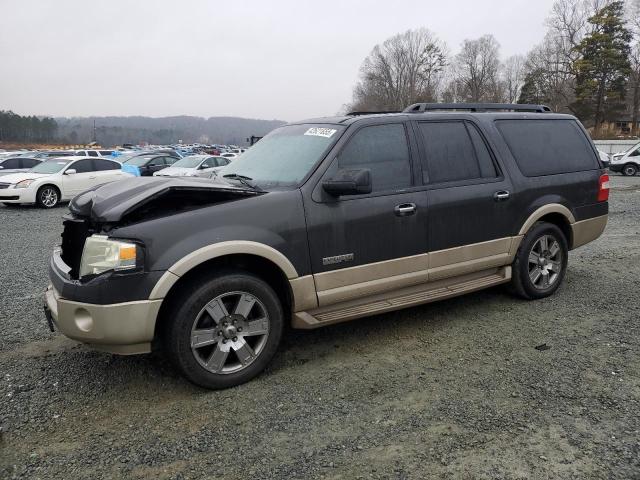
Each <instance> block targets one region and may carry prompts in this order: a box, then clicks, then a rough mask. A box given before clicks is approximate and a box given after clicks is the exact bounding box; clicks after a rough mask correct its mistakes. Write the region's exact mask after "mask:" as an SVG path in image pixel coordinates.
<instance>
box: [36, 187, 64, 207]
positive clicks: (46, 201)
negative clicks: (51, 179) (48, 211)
mask: <svg viewBox="0 0 640 480" xmlns="http://www.w3.org/2000/svg"><path fill="white" fill-rule="evenodd" d="M59 203H60V190H58V189H57V188H56V187H54V186H53V185H43V186H42V187H40V188H39V189H38V193H36V204H37V205H38V206H39V207H41V208H54V207H55V206H57V205H58V204H59Z"/></svg>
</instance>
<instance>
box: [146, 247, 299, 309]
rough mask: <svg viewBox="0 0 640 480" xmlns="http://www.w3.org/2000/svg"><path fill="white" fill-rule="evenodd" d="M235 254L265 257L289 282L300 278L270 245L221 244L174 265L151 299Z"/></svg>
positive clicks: (293, 268)
mask: <svg viewBox="0 0 640 480" xmlns="http://www.w3.org/2000/svg"><path fill="white" fill-rule="evenodd" d="M233 254H248V255H255V256H258V257H263V258H265V259H267V260H270V261H271V262H273V263H274V264H276V265H277V266H278V267H279V268H280V270H282V271H283V272H284V274H285V275H286V276H287V278H288V279H289V280H292V279H295V278H298V272H297V271H296V269H295V267H294V266H293V264H292V263H291V262H290V261H289V259H287V257H285V256H284V255H283V254H282V253H280V252H279V251H277V250H276V249H275V248H273V247H270V246H269V245H265V244H263V243H258V242H250V241H246V240H238V241H230V242H220V243H215V244H213V245H207V246H206V247H202V248H200V249H198V250H196V251H194V252H191V253H190V254H189V255H187V256H185V257H184V258H182V259H180V260H178V261H177V262H176V263H174V264H173V265H172V266H171V267H170V268H169V270H167V271H166V272H165V273H164V275H162V277H160V280H158V283H157V284H156V286H155V287H154V288H153V290H152V291H151V294H150V295H149V299H150V300H154V299H161V298H164V297H166V296H167V294H168V293H169V290H170V289H171V287H173V285H174V284H175V283H176V282H177V281H178V279H179V278H180V277H182V276H183V275H185V274H186V273H187V272H188V271H189V270H191V269H193V268H194V267H197V266H198V265H200V264H201V263H204V262H206V261H208V260H212V259H214V258H218V257H222V256H225V255H233Z"/></svg>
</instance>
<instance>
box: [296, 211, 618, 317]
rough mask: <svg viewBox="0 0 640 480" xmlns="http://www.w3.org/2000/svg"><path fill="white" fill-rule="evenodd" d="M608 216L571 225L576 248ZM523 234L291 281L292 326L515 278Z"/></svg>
mask: <svg viewBox="0 0 640 480" xmlns="http://www.w3.org/2000/svg"><path fill="white" fill-rule="evenodd" d="M606 224H607V215H603V216H600V217H595V218H591V219H588V220H583V221H580V222H574V223H572V224H571V229H572V244H571V246H570V248H572V249H573V248H577V247H580V246H582V245H584V244H586V243H589V242H591V241H593V240H595V239H596V238H598V237H599V236H600V235H601V234H602V232H603V231H604V228H605V226H606ZM522 238H523V235H517V236H514V237H506V238H500V239H497V240H491V241H488V242H481V243H475V244H471V245H464V246H461V247H455V248H450V249H446V250H439V251H436V252H430V253H424V254H421V255H414V256H411V257H403V258H398V259H393V260H387V261H383V262H377V263H371V264H367V265H360V266H357V267H351V268H343V269H339V270H335V271H332V272H325V273H320V274H317V275H308V276H306V277H300V278H298V279H296V280H293V281H292V282H291V285H292V290H293V294H294V295H293V296H294V299H295V302H294V309H293V311H294V312H295V313H294V314H293V321H292V323H293V326H294V327H295V328H316V327H320V326H323V325H328V324H331V323H338V322H342V321H347V320H352V319H355V318H360V317H364V316H368V315H373V314H377V313H383V312H386V311H391V310H398V309H401V308H406V307H411V306H414V305H420V304H423V303H429V302H433V301H436V300H441V299H445V298H449V297H453V296H457V295H462V294H464V293H468V292H472V291H475V290H480V289H483V288H487V287H490V286H493V285H498V284H501V283H506V282H508V281H510V280H511V267H510V266H509V265H510V264H511V263H512V262H513V259H514V257H515V255H516V252H517V251H518V247H519V246H520V243H521V242H522Z"/></svg>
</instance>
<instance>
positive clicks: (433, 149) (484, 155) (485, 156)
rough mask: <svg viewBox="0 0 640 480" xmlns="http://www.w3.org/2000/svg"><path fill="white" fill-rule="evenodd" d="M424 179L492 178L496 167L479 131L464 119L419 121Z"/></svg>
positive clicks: (434, 181) (425, 180)
mask: <svg viewBox="0 0 640 480" xmlns="http://www.w3.org/2000/svg"><path fill="white" fill-rule="evenodd" d="M418 127H419V129H420V133H421V134H422V142H423V145H424V152H425V158H423V159H422V172H423V173H422V176H423V181H424V182H425V183H427V181H428V182H430V183H440V182H453V181H461V180H475V179H479V178H495V177H496V176H497V172H496V168H495V165H494V163H493V159H492V157H491V154H490V153H489V150H488V149H487V146H486V144H485V143H484V140H483V139H482V137H481V136H480V133H479V132H478V131H477V130H476V128H475V127H474V126H473V125H470V124H467V122H462V121H457V122H420V123H419V124H418Z"/></svg>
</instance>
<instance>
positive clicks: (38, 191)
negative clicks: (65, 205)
mask: <svg viewBox="0 0 640 480" xmlns="http://www.w3.org/2000/svg"><path fill="white" fill-rule="evenodd" d="M121 167H122V165H121V164H120V163H119V162H116V161H115V160H110V159H107V158H91V157H78V156H73V157H60V158H53V159H51V160H47V161H45V162H42V163H40V164H39V165H36V166H35V167H33V168H32V169H31V170H28V171H26V172H22V173H13V174H10V175H5V176H3V177H0V202H2V203H4V204H5V205H14V204H31V203H35V204H37V205H38V206H40V207H44V208H53V207H55V206H56V205H57V204H58V203H60V202H62V201H67V200H71V199H72V198H73V197H75V196H76V195H78V194H79V193H82V192H84V191H85V190H88V189H89V188H91V187H94V186H96V185H101V184H103V183H109V182H113V181H115V180H121V179H124V178H127V177H133V175H131V174H129V173H124V172H123V171H122V170H121Z"/></svg>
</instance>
